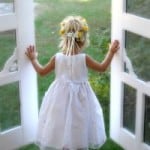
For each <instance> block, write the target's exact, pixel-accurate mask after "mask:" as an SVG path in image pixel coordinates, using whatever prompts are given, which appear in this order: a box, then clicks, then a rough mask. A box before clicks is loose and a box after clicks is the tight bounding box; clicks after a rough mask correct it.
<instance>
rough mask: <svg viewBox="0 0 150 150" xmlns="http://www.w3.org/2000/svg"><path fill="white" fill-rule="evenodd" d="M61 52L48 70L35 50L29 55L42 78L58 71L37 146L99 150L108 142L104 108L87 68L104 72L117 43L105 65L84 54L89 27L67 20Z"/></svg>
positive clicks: (62, 30) (62, 28)
mask: <svg viewBox="0 0 150 150" xmlns="http://www.w3.org/2000/svg"><path fill="white" fill-rule="evenodd" d="M60 34H61V41H60V45H59V46H60V49H61V52H58V53H56V55H54V56H53V57H52V58H51V59H50V61H49V62H48V64H47V65H46V66H44V67H43V66H41V65H40V64H39V62H38V60H37V52H36V50H35V48H34V46H29V47H28V48H27V51H26V55H27V56H28V58H29V59H30V61H31V63H32V64H33V67H34V68H35V70H36V71H37V73H39V74H40V75H46V74H48V73H50V72H51V71H53V70H55V75H56V77H55V80H54V81H53V83H52V84H51V85H50V87H49V88H48V90H47V92H46V94H45V96H44V99H43V102H42V105H41V109H40V113H39V124H38V133H37V144H38V145H39V146H40V148H41V149H42V150H62V149H65V150H88V148H92V149H97V148H99V147H101V146H102V145H103V144H104V142H105V141H106V133H105V127H104V120H103V112H102V108H101V106H100V104H99V102H98V100H97V97H96V96H95V94H94V92H93V90H92V89H91V86H90V84H89V82H88V77H87V75H88V70H87V68H90V69H93V70H95V71H99V72H103V71H105V70H106V69H107V67H108V66H109V64H110V62H111V60H112V58H113V56H114V54H115V52H116V51H117V50H118V48H119V43H118V41H114V42H113V43H112V45H111V46H110V48H109V51H108V53H107V55H106V57H105V59H104V61H103V62H102V63H99V62H97V61H95V60H94V59H93V58H91V57H90V56H89V55H86V54H84V53H82V52H83V49H84V48H85V47H86V46H87V45H88V42H89V39H88V37H89V36H88V25H87V22H86V20H85V19H84V18H82V17H80V16H69V17H66V18H65V19H64V20H63V21H62V22H61V26H60Z"/></svg>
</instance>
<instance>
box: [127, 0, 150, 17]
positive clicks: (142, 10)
mask: <svg viewBox="0 0 150 150" xmlns="http://www.w3.org/2000/svg"><path fill="white" fill-rule="evenodd" d="M126 2H127V3H126V11H127V12H129V13H132V14H135V15H139V16H141V17H145V18H150V11H149V7H150V0H127V1H126Z"/></svg>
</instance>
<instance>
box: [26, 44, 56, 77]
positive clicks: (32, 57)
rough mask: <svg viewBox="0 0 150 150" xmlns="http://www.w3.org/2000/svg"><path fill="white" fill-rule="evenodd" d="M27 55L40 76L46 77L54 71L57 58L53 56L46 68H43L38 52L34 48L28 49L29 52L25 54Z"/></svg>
mask: <svg viewBox="0 0 150 150" xmlns="http://www.w3.org/2000/svg"><path fill="white" fill-rule="evenodd" d="M25 54H26V55H27V57H28V58H29V60H30V61H31V63H32V65H33V67H34V69H35V70H36V72H37V73H38V74H40V75H41V76H44V75H46V74H48V73H50V72H51V71H52V70H54V68H55V56H53V57H52V58H51V59H50V61H49V62H48V63H47V64H46V65H45V66H42V65H41V64H40V63H39V61H38V59H37V56H38V54H37V51H36V50H35V48H34V46H29V47H28V48H27V51H26V52H25Z"/></svg>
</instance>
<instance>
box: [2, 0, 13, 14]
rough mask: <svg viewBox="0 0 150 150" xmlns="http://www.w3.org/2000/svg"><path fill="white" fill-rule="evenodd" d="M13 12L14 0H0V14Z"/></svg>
mask: <svg viewBox="0 0 150 150" xmlns="http://www.w3.org/2000/svg"><path fill="white" fill-rule="evenodd" d="M13 12H14V0H0V15H1V14H7V13H13Z"/></svg>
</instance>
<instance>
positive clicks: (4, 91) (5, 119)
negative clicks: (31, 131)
mask: <svg viewBox="0 0 150 150" xmlns="http://www.w3.org/2000/svg"><path fill="white" fill-rule="evenodd" d="M20 124H21V123H20V102H19V83H18V82H15V83H11V84H8V85H4V86H0V131H4V130H6V129H10V128H13V127H15V126H18V125H20Z"/></svg>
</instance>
